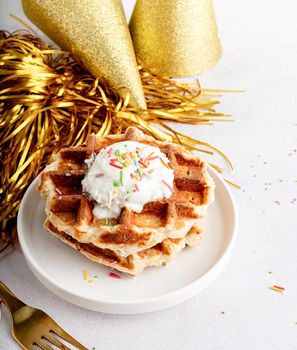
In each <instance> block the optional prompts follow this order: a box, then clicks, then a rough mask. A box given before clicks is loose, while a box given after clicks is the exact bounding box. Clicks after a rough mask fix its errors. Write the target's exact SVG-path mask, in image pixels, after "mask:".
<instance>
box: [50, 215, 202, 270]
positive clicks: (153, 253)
mask: <svg viewBox="0 0 297 350" xmlns="http://www.w3.org/2000/svg"><path fill="white" fill-rule="evenodd" d="M45 227H46V229H47V230H48V231H50V232H51V233H52V234H53V235H54V236H56V237H58V238H60V239H61V240H62V241H63V242H65V243H67V244H68V245H70V246H71V247H72V248H74V249H76V250H77V251H78V252H80V253H81V254H83V255H84V256H86V257H87V258H89V259H91V260H93V261H95V262H97V263H100V264H103V265H106V266H110V267H112V268H114V269H116V270H118V271H122V272H125V273H127V274H129V275H133V276H137V275H139V274H140V273H141V272H142V271H143V270H144V269H145V268H146V267H149V266H161V265H166V264H167V263H168V262H170V261H171V260H172V259H173V258H174V256H175V255H176V254H178V253H179V252H180V251H181V250H182V249H183V248H185V246H186V245H187V246H194V245H196V244H198V243H199V242H200V238H201V235H200V234H201V231H202V230H201V229H200V228H199V227H198V226H193V227H192V228H191V229H190V231H189V232H188V233H187V234H186V236H185V237H184V238H175V239H173V238H167V239H165V240H164V241H163V242H161V243H158V244H156V245H155V246H153V247H151V248H148V249H145V250H142V251H139V252H137V253H134V254H132V255H129V256H127V257H122V256H120V255H117V254H116V253H115V252H114V251H112V250H110V249H102V248H98V247H95V246H94V245H93V244H92V243H80V242H78V241H77V240H75V239H74V238H72V237H71V236H70V235H68V234H67V233H65V232H61V231H58V230H57V228H56V227H55V226H54V225H53V224H52V223H51V222H50V221H49V220H46V221H45Z"/></svg>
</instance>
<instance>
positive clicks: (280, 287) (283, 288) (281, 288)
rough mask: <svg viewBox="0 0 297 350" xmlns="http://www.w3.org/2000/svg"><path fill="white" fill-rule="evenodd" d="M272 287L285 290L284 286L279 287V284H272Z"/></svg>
mask: <svg viewBox="0 0 297 350" xmlns="http://www.w3.org/2000/svg"><path fill="white" fill-rule="evenodd" d="M273 287H274V288H277V289H280V290H285V288H283V287H280V286H273Z"/></svg>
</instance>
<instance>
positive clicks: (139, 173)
mask: <svg viewBox="0 0 297 350" xmlns="http://www.w3.org/2000/svg"><path fill="white" fill-rule="evenodd" d="M137 172H138V175H139V177H140V176H141V172H140V169H137Z"/></svg>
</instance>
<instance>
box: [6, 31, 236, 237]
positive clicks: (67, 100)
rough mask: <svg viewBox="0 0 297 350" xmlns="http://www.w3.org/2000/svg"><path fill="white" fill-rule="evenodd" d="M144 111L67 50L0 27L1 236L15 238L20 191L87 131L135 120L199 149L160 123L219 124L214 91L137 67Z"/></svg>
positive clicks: (203, 147)
mask: <svg viewBox="0 0 297 350" xmlns="http://www.w3.org/2000/svg"><path fill="white" fill-rule="evenodd" d="M139 69H140V74H141V79H142V83H143V87H144V92H145V95H146V100H147V106H148V110H147V111H139V110H136V109H134V108H132V107H130V106H128V102H129V98H127V99H126V100H123V99H122V98H121V97H120V96H119V95H118V94H117V93H116V92H115V91H113V90H112V89H111V88H110V87H109V86H107V85H106V84H104V82H102V81H99V79H95V78H94V77H92V76H91V75H90V74H89V73H88V72H86V71H85V70H84V69H83V68H82V67H81V66H80V65H79V64H78V63H77V62H75V61H74V60H73V59H71V57H70V55H69V54H68V53H66V52H62V51H60V50H54V49H52V48H51V47H50V46H49V45H47V44H46V43H45V42H43V41H42V40H41V39H39V38H38V37H36V36H34V35H32V34H29V33H27V32H24V31H22V32H15V33H12V34H10V33H8V32H6V31H0V156H1V165H0V166H1V188H0V225H1V238H2V239H3V240H6V241H7V240H9V239H11V237H13V236H14V235H15V219H16V215H17V211H18V207H19V204H20V201H21V199H22V196H23V194H24V191H25V190H26V188H27V186H28V185H29V184H30V183H31V182H32V181H33V179H34V178H35V177H36V176H37V175H38V174H39V172H40V171H41V170H42V168H43V167H44V166H45V165H46V164H47V162H48V161H49V159H50V157H51V155H52V154H53V153H55V152H58V151H59V149H60V148H61V147H64V146H66V147H68V146H71V145H78V144H81V143H83V142H84V140H85V139H86V136H87V135H88V134H89V133H91V132H95V133H96V134H98V135H101V136H103V135H107V134H109V133H122V132H123V131H124V130H125V129H126V128H127V127H128V126H130V125H136V126H138V127H139V128H141V129H142V130H143V131H145V132H146V133H149V134H151V135H153V136H154V137H155V138H157V139H159V140H168V141H171V142H177V143H182V144H183V145H185V146H186V147H187V148H190V149H196V150H199V151H202V152H207V153H212V152H213V151H216V152H218V153H220V154H221V155H222V156H223V157H224V158H225V159H226V161H227V162H228V163H229V165H230V166H231V164H230V162H229V161H228V159H227V158H226V157H225V155H224V154H223V153H222V152H220V151H219V150H217V149H215V148H214V147H212V146H211V145H209V144H207V143H205V142H201V141H198V140H195V139H193V138H191V137H188V136H186V135H183V134H181V133H179V132H176V131H174V130H172V129H171V128H170V127H169V126H168V125H166V124H165V123H164V121H171V122H178V123H187V124H209V123H212V122H214V121H218V120H220V121H226V120H229V119H227V115H224V114H222V113H216V111H215V105H216V104H218V103H219V101H218V100H217V98H218V97H219V95H218V92H220V91H219V90H206V89H201V88H200V86H199V84H198V83H197V84H195V85H194V84H193V85H191V84H184V83H178V82H175V81H172V80H170V79H168V78H163V77H160V76H156V75H153V74H151V73H150V72H148V71H147V70H145V69H142V68H139Z"/></svg>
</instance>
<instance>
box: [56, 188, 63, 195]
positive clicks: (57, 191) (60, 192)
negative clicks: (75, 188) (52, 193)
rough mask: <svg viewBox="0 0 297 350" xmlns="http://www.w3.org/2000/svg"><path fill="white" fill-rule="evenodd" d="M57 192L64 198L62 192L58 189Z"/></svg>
mask: <svg viewBox="0 0 297 350" xmlns="http://www.w3.org/2000/svg"><path fill="white" fill-rule="evenodd" d="M55 190H56V192H57V193H58V195H59V196H62V192H61V191H60V190H59V189H58V188H57V187H56V189H55Z"/></svg>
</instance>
